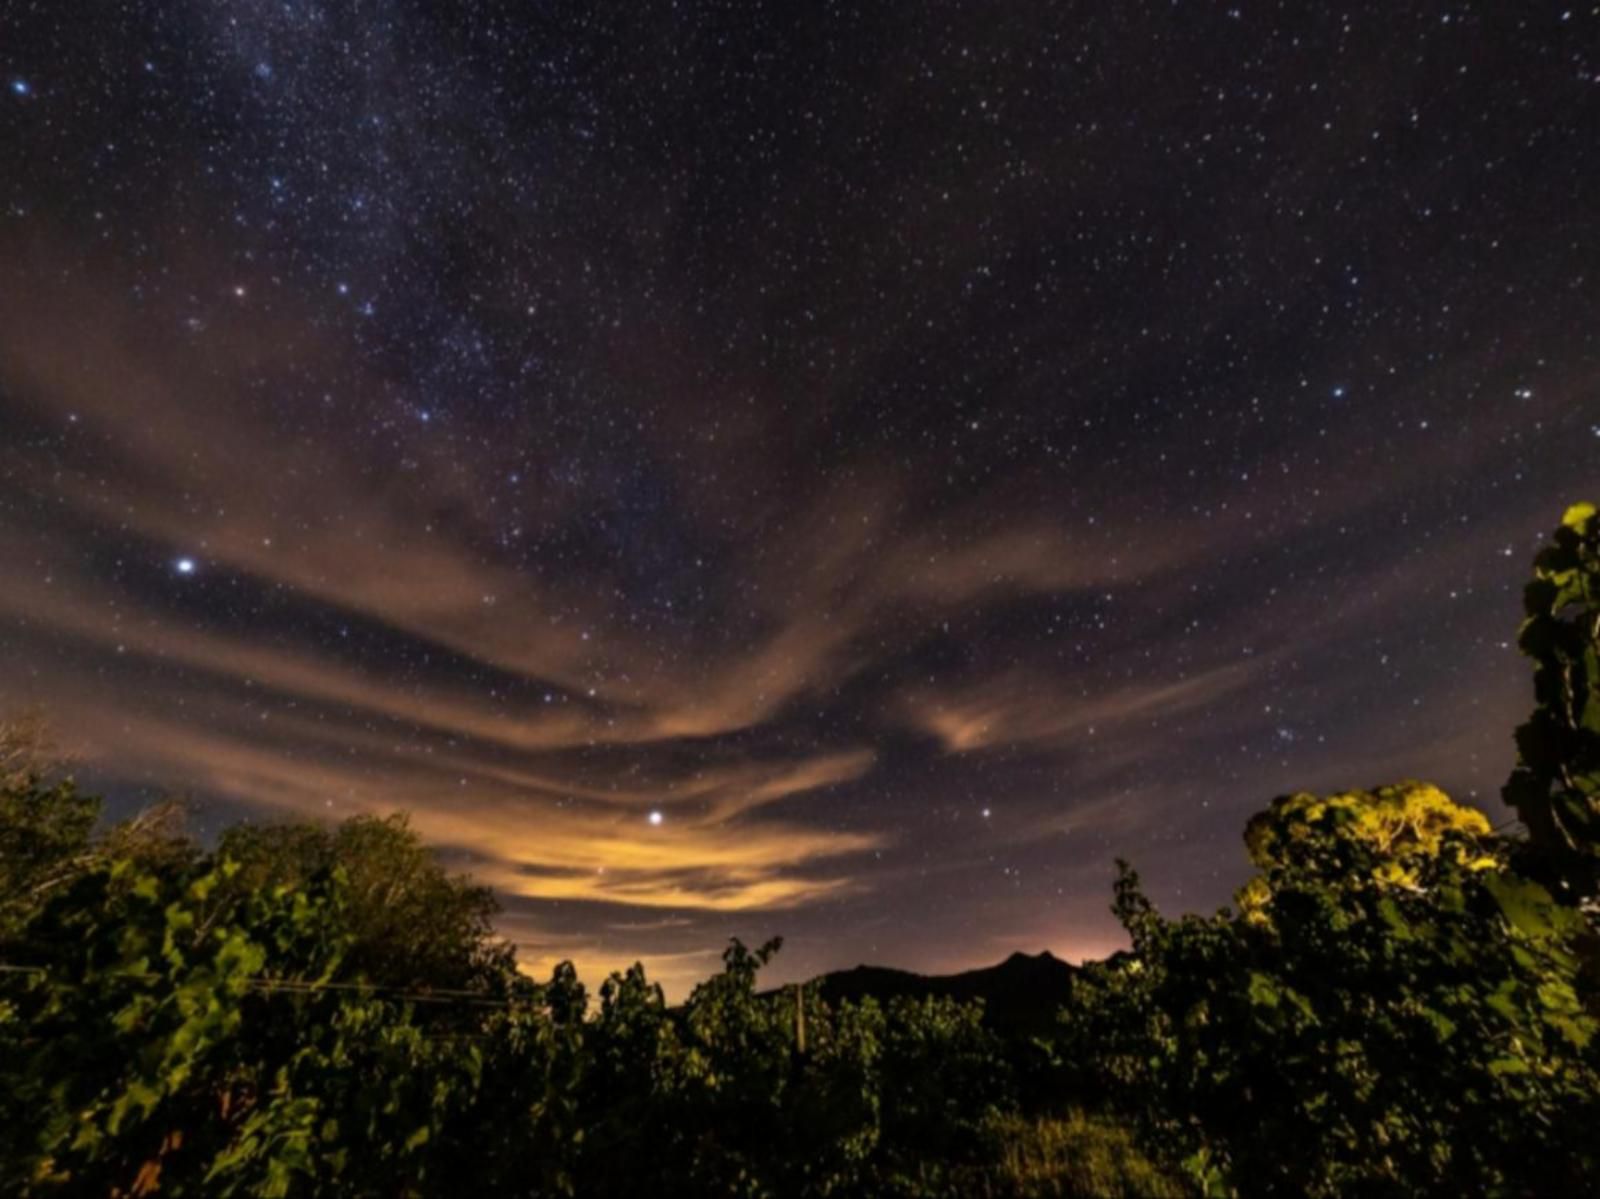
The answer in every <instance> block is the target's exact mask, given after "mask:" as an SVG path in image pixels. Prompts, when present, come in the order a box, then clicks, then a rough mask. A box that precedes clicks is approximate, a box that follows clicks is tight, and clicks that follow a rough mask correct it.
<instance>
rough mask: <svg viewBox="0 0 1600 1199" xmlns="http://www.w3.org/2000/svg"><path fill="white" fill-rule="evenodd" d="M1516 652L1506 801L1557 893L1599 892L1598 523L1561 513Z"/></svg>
mask: <svg viewBox="0 0 1600 1199" xmlns="http://www.w3.org/2000/svg"><path fill="white" fill-rule="evenodd" d="M1523 609H1524V612H1525V614H1526V616H1525V619H1524V620H1523V622H1522V627H1521V629H1520V630H1519V632H1518V634H1517V645H1518V646H1519V647H1520V648H1521V650H1522V652H1523V653H1524V654H1526V655H1527V656H1528V657H1530V658H1532V659H1533V662H1534V674H1533V691H1534V710H1533V713H1532V715H1531V716H1529V717H1528V719H1527V720H1526V721H1525V722H1524V723H1523V724H1522V725H1521V727H1519V728H1518V729H1517V733H1516V739H1517V764H1516V767H1515V769H1514V770H1513V771H1512V773H1511V777H1510V779H1509V780H1508V781H1507V782H1506V785H1505V787H1504V789H1503V795H1504V797H1505V800H1506V802H1507V803H1508V804H1510V805H1511V806H1512V807H1514V808H1515V809H1516V810H1517V814H1518V815H1519V816H1520V817H1521V818H1522V821H1523V823H1524V824H1525V825H1527V828H1528V835H1529V838H1530V840H1531V842H1532V847H1533V849H1534V850H1535V852H1536V853H1537V854H1538V855H1539V857H1540V858H1541V860H1542V861H1541V865H1542V868H1543V870H1544V872H1545V873H1546V875H1547V876H1548V877H1550V878H1551V879H1552V880H1553V883H1554V885H1555V886H1556V887H1557V893H1558V894H1565V895H1567V896H1569V897H1570V898H1572V899H1574V900H1577V901H1584V900H1593V899H1594V898H1595V897H1596V895H1597V893H1600V516H1597V515H1596V512H1595V507H1594V505H1593V504H1577V505H1574V506H1573V507H1571V508H1569V509H1567V512H1566V515H1565V516H1564V517H1563V518H1562V521H1561V526H1560V527H1559V528H1558V529H1556V531H1555V534H1554V536H1553V537H1552V538H1551V541H1550V544H1549V545H1547V546H1545V548H1544V549H1543V550H1541V551H1540V552H1539V555H1538V556H1537V557H1536V558H1535V559H1534V565H1533V578H1532V580H1531V581H1530V582H1529V583H1528V585H1527V587H1526V588H1525V590H1524V592H1523Z"/></svg>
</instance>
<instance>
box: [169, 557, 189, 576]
mask: <svg viewBox="0 0 1600 1199" xmlns="http://www.w3.org/2000/svg"><path fill="white" fill-rule="evenodd" d="M172 567H173V569H174V570H176V571H177V572H178V573H179V574H181V575H192V574H193V573H194V559H193V558H179V559H178V560H177V561H176V562H174V563H173V564H172Z"/></svg>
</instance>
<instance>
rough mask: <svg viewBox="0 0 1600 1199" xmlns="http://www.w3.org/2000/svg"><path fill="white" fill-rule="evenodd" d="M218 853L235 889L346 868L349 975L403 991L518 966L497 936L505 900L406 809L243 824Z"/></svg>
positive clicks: (486, 979)
mask: <svg viewBox="0 0 1600 1199" xmlns="http://www.w3.org/2000/svg"><path fill="white" fill-rule="evenodd" d="M217 854H218V856H219V857H222V858H226V859H229V860H232V861H234V862H236V863H238V865H239V871H238V873H237V874H236V875H235V876H234V878H233V882H232V883H231V886H232V887H233V888H235V889H236V890H241V891H253V890H263V889H270V888H273V887H288V888H291V889H293V888H296V887H300V886H303V885H305V884H306V883H307V882H308V881H309V880H311V879H314V878H316V877H318V876H320V875H322V874H325V873H328V872H330V871H333V870H339V871H341V872H342V873H343V875H344V879H345V891H344V904H345V909H344V917H343V919H344V922H345V931H346V932H347V933H348V935H349V936H350V938H351V943H350V945H349V947H348V949H347V951H346V953H345V955H344V962H343V966H342V969H343V971H344V973H345V974H346V975H348V976H350V977H360V978H364V979H366V980H367V981H369V982H372V983H377V984H380V985H383V986H387V987H398V988H402V989H417V988H429V987H433V988H443V989H446V990H459V989H474V988H476V989H482V988H486V987H493V986H498V985H499V984H500V983H501V982H503V981H504V980H505V979H506V978H507V977H509V972H511V971H512V970H513V968H514V955H513V952H512V949H511V947H510V946H509V945H507V944H506V943H505V942H504V941H502V940H500V939H499V938H498V937H496V936H495V935H494V924H493V921H494V916H495V914H496V913H497V912H498V911H499V903H498V902H497V901H496V900H495V897H494V893H493V891H491V890H490V889H489V888H488V887H484V886H480V885H478V884H475V883H473V882H472V881H471V880H470V879H469V878H467V877H466V876H464V875H459V874H451V873H449V872H448V871H447V870H446V869H445V868H444V867H443V865H441V864H440V862H439V860H438V857H437V856H436V855H435V854H434V852H433V851H432V850H430V849H428V848H427V847H426V846H425V845H423V843H422V840H421V838H419V837H418V836H417V834H416V832H415V831H414V830H413V829H412V828H411V826H410V824H409V822H408V821H407V819H406V817H405V816H404V815H393V816H387V817H376V816H357V817H355V818H353V819H351V820H347V821H345V822H344V823H343V824H340V825H338V826H336V827H334V828H327V827H324V826H322V825H315V824H308V823H299V824H276V825H248V824H239V825H234V826H233V827H231V828H229V829H227V830H226V831H225V832H224V833H223V834H222V837H221V838H220V840H219V843H218V846H217Z"/></svg>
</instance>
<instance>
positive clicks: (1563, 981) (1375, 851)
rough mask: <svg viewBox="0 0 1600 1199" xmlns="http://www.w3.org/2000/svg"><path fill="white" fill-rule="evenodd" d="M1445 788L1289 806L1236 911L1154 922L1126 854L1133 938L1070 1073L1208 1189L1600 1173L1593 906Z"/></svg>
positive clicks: (1264, 818)
mask: <svg viewBox="0 0 1600 1199" xmlns="http://www.w3.org/2000/svg"><path fill="white" fill-rule="evenodd" d="M1442 798H1443V797H1442V795H1441V794H1440V793H1439V792H1437V791H1435V790H1434V789H1432V788H1425V787H1423V786H1422V785H1420V784H1402V785H1401V786H1400V787H1397V788H1385V789H1381V790H1379V791H1377V792H1348V793H1345V794H1343V795H1338V796H1332V797H1328V798H1327V799H1325V800H1315V799H1314V797H1309V796H1291V797H1285V798H1284V799H1281V800H1278V801H1276V802H1275V803H1274V804H1273V805H1272V807H1271V808H1270V809H1269V810H1268V812H1266V813H1263V814H1262V815H1261V816H1258V817H1257V818H1256V819H1255V820H1254V821H1252V822H1251V827H1250V834H1249V840H1250V846H1251V849H1252V853H1253V856H1254V857H1255V858H1256V860H1257V863H1258V864H1259V865H1261V866H1263V867H1264V870H1263V873H1262V875H1261V876H1260V878H1259V879H1257V880H1253V882H1252V883H1251V884H1250V885H1249V886H1247V888H1246V889H1245V892H1244V895H1245V896H1246V897H1247V899H1248V903H1247V904H1246V906H1245V911H1244V913H1243V914H1241V915H1235V914H1233V913H1231V912H1228V911H1224V912H1222V913H1219V914H1218V915H1216V916H1213V917H1196V916H1188V917H1184V918H1182V919H1179V920H1175V921H1168V920H1164V919H1162V918H1161V917H1160V916H1159V915H1158V914H1157V913H1155V911H1154V910H1153V909H1152V908H1151V907H1150V905H1149V903H1148V901H1147V900H1145V898H1144V896H1143V894H1142V892H1141V891H1140V889H1139V885H1138V880H1137V877H1136V876H1134V875H1133V874H1132V872H1131V871H1128V870H1127V869H1126V868H1125V867H1124V869H1123V872H1122V875H1121V877H1120V879H1119V882H1118V899H1117V908H1116V910H1117V912H1118V915H1119V916H1120V917H1121V919H1122V920H1123V923H1124V925H1125V926H1126V927H1127V929H1128V932H1129V935H1130V937H1131V938H1132V940H1133V946H1134V948H1133V953H1132V955H1131V956H1129V957H1128V958H1126V959H1124V960H1123V961H1121V962H1118V963H1116V964H1114V965H1105V966H1100V967H1095V968H1091V969H1090V970H1089V971H1087V972H1086V977H1085V980H1084V982H1083V984H1082V986H1081V988H1080V992H1079V994H1078V995H1077V996H1076V1003H1075V1005H1074V1007H1073V1008H1072V1009H1070V1010H1071V1016H1070V1018H1069V1019H1068V1021H1067V1024H1066V1026H1065V1028H1064V1039H1063V1045H1062V1046H1061V1052H1062V1055H1063V1057H1064V1059H1065V1060H1067V1061H1069V1062H1073V1063H1075V1064H1076V1068H1077V1069H1078V1070H1079V1072H1080V1074H1081V1075H1084V1076H1087V1077H1080V1078H1079V1079H1078V1081H1079V1084H1080V1085H1083V1084H1084V1083H1086V1082H1087V1083H1091V1084H1094V1085H1099V1086H1102V1087H1104V1088H1106V1090H1107V1091H1108V1092H1109V1093H1110V1094H1111V1095H1113V1096H1114V1097H1115V1100H1116V1102H1117V1103H1118V1104H1119V1105H1121V1106H1122V1107H1123V1108H1124V1109H1125V1110H1127V1111H1129V1112H1130V1113H1132V1114H1134V1115H1135V1116H1136V1117H1137V1118H1138V1119H1139V1120H1140V1122H1141V1124H1142V1125H1143V1126H1144V1127H1145V1128H1146V1129H1147V1130H1148V1133H1149V1135H1150V1137H1151V1139H1152V1140H1153V1141H1154V1142H1155V1143H1156V1144H1158V1145H1160V1146H1161V1147H1162V1148H1163V1149H1164V1150H1165V1152H1166V1153H1167V1154H1169V1155H1170V1156H1172V1157H1176V1158H1182V1159H1184V1160H1186V1161H1187V1162H1188V1164H1189V1168H1190V1172H1191V1175H1192V1176H1193V1177H1194V1179H1195V1181H1196V1182H1197V1184H1199V1185H1201V1186H1203V1187H1205V1189H1207V1190H1215V1191H1217V1192H1218V1193H1232V1192H1234V1191H1236V1192H1237V1193H1238V1194H1241V1195H1297V1196H1298V1195H1309V1196H1317V1195H1328V1196H1333V1195H1345V1194H1363V1195H1425V1194H1444V1193H1462V1194H1465V1193H1470V1194H1480V1195H1517V1194H1523V1193H1525V1192H1526V1190H1527V1188H1528V1187H1529V1186H1530V1185H1536V1186H1537V1187H1538V1188H1539V1193H1548V1194H1575V1193H1580V1192H1581V1191H1582V1190H1583V1189H1584V1187H1585V1185H1586V1180H1592V1179H1593V1178H1595V1177H1596V1176H1597V1171H1600V1153H1597V1151H1596V1148H1595V1147H1594V1142H1593V1138H1592V1135H1591V1130H1592V1129H1593V1127H1594V1123H1595V1120H1596V1119H1597V1118H1600V1055H1597V1053H1596V1049H1597V1044H1600V1043H1597V1039H1596V1037H1595V1033H1596V1031H1597V1026H1596V1021H1595V1019H1594V1017H1593V1016H1592V1015H1590V1014H1589V1013H1587V1012H1586V1011H1584V1009H1583V1006H1582V1004H1581V1002H1580V999H1579V976H1578V964H1579V959H1578V956H1577V954H1576V952H1575V948H1576V942H1577V940H1578V939H1579V938H1580V937H1581V936H1582V935H1583V933H1584V931H1585V928H1584V921H1583V919H1582V917H1580V916H1579V915H1578V914H1577V913H1576V912H1575V911H1574V910H1572V909H1571V908H1569V907H1564V906H1562V905H1560V904H1558V903H1557V902H1556V901H1555V900H1554V899H1553V898H1552V897H1551V895H1550V893H1549V892H1548V891H1546V890H1545V889H1544V888H1543V887H1542V886H1540V885H1539V884H1538V883H1536V882H1533V881H1531V880H1528V879H1524V878H1520V877H1518V876H1517V875H1515V874H1513V873H1511V872H1510V871H1509V870H1508V869H1506V868H1505V866H1504V864H1503V863H1504V862H1505V860H1506V858H1507V856H1508V854H1507V852H1506V849H1505V847H1503V846H1501V845H1499V844H1497V843H1496V842H1495V840H1494V839H1493V838H1492V837H1490V836H1489V835H1488V831H1487V828H1486V826H1485V824H1484V822H1483V821H1482V819H1481V817H1477V816H1476V814H1473V813H1469V812H1466V811H1465V810H1462V809H1457V810H1456V811H1455V812H1454V813H1452V812H1450V811H1449V810H1448V809H1442V808H1441V800H1442ZM1446 802H1447V801H1446ZM1407 813H1410V814H1411V815H1414V816H1422V817H1424V819H1421V820H1420V821H1414V820H1408V819H1406V818H1405V817H1406V814H1407ZM1396 829H1399V830H1402V831H1401V833H1400V835H1398V836H1385V835H1377V834H1378V833H1380V832H1382V831H1384V830H1396ZM1407 829H1409V830H1410V831H1404V830H1407ZM1287 1145H1292V1146H1294V1150H1293V1152H1285V1150H1284V1147H1285V1146H1287Z"/></svg>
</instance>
